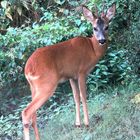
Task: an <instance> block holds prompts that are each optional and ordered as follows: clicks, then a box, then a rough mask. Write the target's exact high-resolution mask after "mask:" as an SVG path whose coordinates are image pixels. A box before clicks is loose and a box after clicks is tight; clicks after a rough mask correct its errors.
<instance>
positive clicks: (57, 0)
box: [54, 0, 66, 5]
mask: <svg viewBox="0 0 140 140" xmlns="http://www.w3.org/2000/svg"><path fill="white" fill-rule="evenodd" d="M54 1H55V2H56V3H57V4H60V5H62V4H64V2H65V1H66V0H54Z"/></svg>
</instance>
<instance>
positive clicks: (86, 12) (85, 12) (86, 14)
mask: <svg viewBox="0 0 140 140" xmlns="http://www.w3.org/2000/svg"><path fill="white" fill-rule="evenodd" d="M83 15H84V17H85V18H86V19H87V20H89V21H90V22H91V23H92V22H93V20H94V19H95V16H94V15H93V14H92V12H91V11H90V10H89V9H88V8H86V7H83Z"/></svg>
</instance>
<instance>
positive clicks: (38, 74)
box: [22, 4, 116, 140]
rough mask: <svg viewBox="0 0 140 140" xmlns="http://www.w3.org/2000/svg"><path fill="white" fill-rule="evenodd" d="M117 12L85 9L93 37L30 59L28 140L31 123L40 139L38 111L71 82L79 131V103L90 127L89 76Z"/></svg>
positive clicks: (66, 43) (25, 117)
mask: <svg viewBox="0 0 140 140" xmlns="http://www.w3.org/2000/svg"><path fill="white" fill-rule="evenodd" d="M115 9H116V8H115V4H113V5H112V6H111V7H110V8H109V9H108V10H107V12H106V13H104V12H103V13H102V14H101V16H98V14H92V12H91V11H90V10H89V9H87V8H86V7H84V6H83V14H84V16H85V18H86V19H87V20H89V21H90V22H91V24H92V25H93V32H94V35H93V37H91V38H88V37H75V38H73V39H70V40H67V41H64V42H61V43H58V44H55V45H51V46H49V47H48V46H47V47H43V48H39V49H37V50H36V51H35V52H34V53H33V54H32V55H31V56H30V58H29V59H28V61H27V63H26V66H25V76H26V78H27V80H28V82H29V84H30V88H31V92H32V101H31V103H30V104H29V105H28V106H27V107H26V108H25V109H24V110H23V112H22V120H23V127H24V136H25V140H29V139H30V138H29V124H30V121H31V120H32V127H33V129H34V132H35V137H36V140H39V139H40V138H39V132H38V128H37V123H36V111H37V109H39V108H40V107H41V106H42V105H43V104H44V103H45V102H46V101H47V100H48V99H49V98H50V97H51V96H52V95H53V93H54V91H55V89H56V87H57V85H58V83H61V82H64V81H65V80H67V79H69V81H70V85H71V87H72V91H73V96H74V100H75V104H76V122H75V125H76V126H78V127H79V126H80V125H81V121H80V99H81V101H82V104H83V112H84V124H85V125H86V126H88V125H89V117H88V109H87V104H86V76H87V74H88V73H89V72H90V71H91V70H92V69H93V68H94V67H95V65H96V64H97V62H98V61H99V59H100V58H101V57H102V56H103V55H104V54H105V51H106V49H107V47H108V39H107V36H108V26H109V22H110V20H111V19H112V17H113V16H114V15H115ZM96 13H97V12H96Z"/></svg>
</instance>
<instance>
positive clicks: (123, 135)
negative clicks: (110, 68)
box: [32, 84, 140, 140]
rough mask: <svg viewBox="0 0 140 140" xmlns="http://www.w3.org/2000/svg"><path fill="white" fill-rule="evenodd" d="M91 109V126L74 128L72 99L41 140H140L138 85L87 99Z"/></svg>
mask: <svg viewBox="0 0 140 140" xmlns="http://www.w3.org/2000/svg"><path fill="white" fill-rule="evenodd" d="M81 108H82V107H81ZM88 108H89V116H90V127H89V128H85V127H84V125H82V127H81V128H75V127H74V119H75V108H74V104H73V100H72V99H70V100H69V103H68V104H67V105H63V106H60V107H58V108H57V110H58V111H56V114H55V115H54V114H53V117H52V119H51V120H49V121H47V124H44V125H43V126H45V128H43V129H41V130H40V135H41V140H140V87H139V86H138V85H137V84H130V85H129V86H127V87H123V86H121V87H117V88H111V87H110V88H107V89H106V90H104V91H103V92H100V91H99V94H98V95H96V96H94V97H92V98H90V99H89V100H88ZM81 112H82V109H81ZM49 115H50V116H51V114H49ZM81 118H83V114H82V115H81ZM32 139H34V137H33V133H32Z"/></svg>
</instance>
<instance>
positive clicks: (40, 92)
mask: <svg viewBox="0 0 140 140" xmlns="http://www.w3.org/2000/svg"><path fill="white" fill-rule="evenodd" d="M56 86H57V82H54V81H53V82H52V81H49V82H48V80H47V81H46V82H45V80H43V82H40V83H39V82H38V83H37V84H34V87H35V89H36V90H35V96H34V98H33V99H32V101H31V103H30V104H29V105H28V106H27V107H26V108H25V109H24V110H23V111H22V121H23V127H24V137H25V140H29V139H30V138H29V124H30V121H31V119H32V121H33V124H32V126H33V128H34V131H35V137H36V140H39V134H38V129H37V124H36V111H37V109H39V108H40V107H41V106H42V105H43V104H44V103H45V102H46V101H47V100H48V99H49V98H50V97H51V96H52V95H53V92H54V91H55V89H56Z"/></svg>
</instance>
